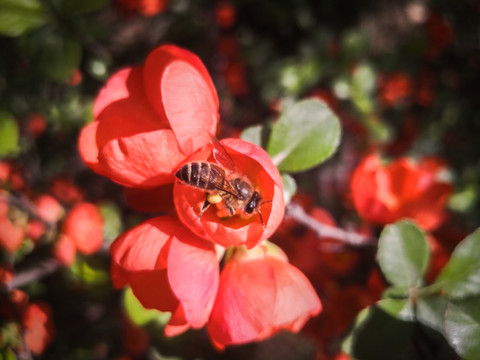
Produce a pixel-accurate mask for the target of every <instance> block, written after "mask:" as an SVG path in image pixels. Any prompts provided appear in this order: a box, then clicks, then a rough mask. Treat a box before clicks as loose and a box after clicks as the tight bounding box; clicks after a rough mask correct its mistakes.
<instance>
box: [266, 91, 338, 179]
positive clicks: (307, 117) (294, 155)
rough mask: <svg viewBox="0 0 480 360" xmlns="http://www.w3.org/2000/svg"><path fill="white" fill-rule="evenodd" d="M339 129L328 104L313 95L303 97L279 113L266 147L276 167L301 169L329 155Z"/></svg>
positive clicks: (286, 169) (335, 144)
mask: <svg viewBox="0 0 480 360" xmlns="http://www.w3.org/2000/svg"><path fill="white" fill-rule="evenodd" d="M340 133H341V129H340V123H339V121H338V118H337V116H336V115H335V114H334V113H333V112H332V111H331V110H330V108H329V107H328V106H327V105H326V104H325V103H324V102H321V101H319V100H317V99H307V100H303V101H300V102H298V103H296V104H294V105H292V106H291V107H289V108H288V109H287V110H286V111H285V112H283V113H282V115H281V116H280V118H279V119H278V120H277V122H276V123H275V124H274V125H273V127H272V133H271V135H270V140H269V143H268V148H267V150H268V153H269V154H270V156H272V158H273V161H274V162H275V163H276V164H277V166H278V168H279V169H280V171H285V172H296V171H303V170H307V169H310V168H312V167H314V166H316V165H318V164H320V163H321V162H323V161H324V160H326V159H327V158H329V157H330V156H332V154H333V153H334V152H335V150H336V149H337V147H338V144H339V143H340Z"/></svg>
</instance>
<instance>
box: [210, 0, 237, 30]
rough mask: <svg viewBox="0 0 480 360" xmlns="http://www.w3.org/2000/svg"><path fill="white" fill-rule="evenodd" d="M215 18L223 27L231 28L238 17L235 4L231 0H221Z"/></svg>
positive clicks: (216, 8)
mask: <svg viewBox="0 0 480 360" xmlns="http://www.w3.org/2000/svg"><path fill="white" fill-rule="evenodd" d="M215 18H216V20H217V23H218V25H219V26H220V27H221V28H224V29H228V28H231V27H232V26H233V24H234V23H235V18H236V9H235V6H234V5H233V4H232V3H231V2H229V1H220V2H219V3H217V5H216V7H215Z"/></svg>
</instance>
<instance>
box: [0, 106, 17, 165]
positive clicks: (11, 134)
mask: <svg viewBox="0 0 480 360" xmlns="http://www.w3.org/2000/svg"><path fill="white" fill-rule="evenodd" d="M18 151H19V147H18V125H17V122H16V121H15V118H14V117H13V116H12V115H10V114H9V113H7V112H4V111H0V157H2V156H5V155H12V154H15V153H17V152H18Z"/></svg>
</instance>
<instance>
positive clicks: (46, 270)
mask: <svg viewBox="0 0 480 360" xmlns="http://www.w3.org/2000/svg"><path fill="white" fill-rule="evenodd" d="M59 267H60V263H59V262H58V261H57V260H55V259H48V260H45V261H44V262H41V263H39V264H37V266H35V267H33V268H31V269H28V270H24V271H22V272H19V273H18V274H15V276H14V277H13V279H12V281H10V282H9V283H8V284H7V288H8V290H12V289H15V288H19V287H22V286H24V285H27V284H30V283H31V282H33V281H37V280H40V279H41V278H43V277H45V276H47V275H50V274H52V273H54V272H55V271H57V269H58V268H59Z"/></svg>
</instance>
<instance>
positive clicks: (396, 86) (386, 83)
mask: <svg viewBox="0 0 480 360" xmlns="http://www.w3.org/2000/svg"><path fill="white" fill-rule="evenodd" d="M378 91H379V94H378V96H379V98H380V102H381V104H382V105H383V106H385V107H387V108H390V107H395V106H398V105H400V104H402V103H403V102H404V101H405V100H406V99H407V98H408V97H409V96H410V95H411V94H412V91H413V85H412V80H411V79H410V77H409V76H407V75H406V74H404V73H401V72H397V73H393V74H388V75H383V76H380V77H379V82H378Z"/></svg>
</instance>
